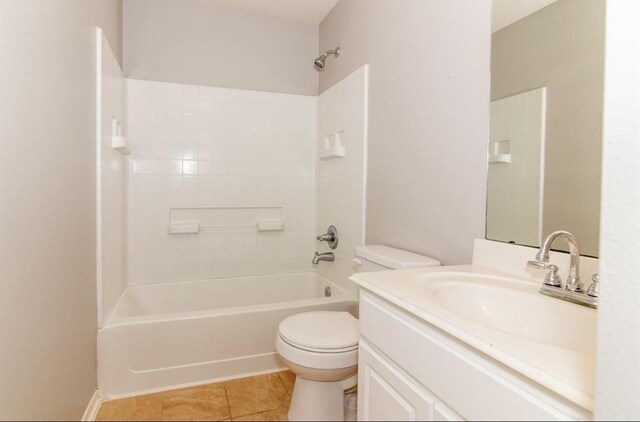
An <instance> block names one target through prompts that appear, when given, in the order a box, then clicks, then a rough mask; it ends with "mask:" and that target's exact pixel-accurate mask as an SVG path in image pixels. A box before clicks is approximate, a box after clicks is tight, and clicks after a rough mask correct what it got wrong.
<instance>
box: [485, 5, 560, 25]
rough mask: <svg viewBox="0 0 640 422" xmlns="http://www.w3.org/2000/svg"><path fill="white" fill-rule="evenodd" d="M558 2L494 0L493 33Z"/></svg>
mask: <svg viewBox="0 0 640 422" xmlns="http://www.w3.org/2000/svg"><path fill="white" fill-rule="evenodd" d="M554 1H557V0H493V12H492V13H493V16H492V20H491V32H496V31H499V30H501V29H502V28H504V27H505V26H509V25H511V24H512V23H514V22H515V21H519V20H520V19H522V18H524V17H525V16H528V15H530V14H532V13H535V12H537V11H538V10H540V9H542V8H543V7H545V6H548V5H550V4H551V3H553V2H554Z"/></svg>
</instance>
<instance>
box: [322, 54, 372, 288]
mask: <svg viewBox="0 0 640 422" xmlns="http://www.w3.org/2000/svg"><path fill="white" fill-rule="evenodd" d="M367 97H368V69H367V66H363V67H361V68H360V69H358V70H356V71H355V72H353V73H352V74H351V75H349V76H347V77H346V78H345V79H344V80H342V81H340V82H338V83H337V84H336V85H334V86H333V87H331V88H330V89H328V90H326V91H325V92H323V93H322V94H321V95H320V97H319V98H318V139H317V143H318V147H317V148H318V154H317V156H318V159H317V160H316V174H317V180H316V185H317V196H316V202H317V207H318V210H317V214H318V223H317V229H316V231H317V233H318V234H320V233H325V232H326V230H327V227H329V225H334V226H336V228H337V229H338V238H339V241H338V247H337V248H336V249H335V250H334V251H333V252H334V253H335V256H336V260H335V261H334V262H321V263H320V264H318V266H317V270H318V272H319V273H320V274H321V275H323V276H324V277H326V278H328V279H329V280H331V281H333V282H335V283H338V285H340V286H342V287H344V288H346V289H347V290H348V291H350V292H351V293H352V294H353V295H354V296H356V297H357V296H358V288H357V286H355V284H354V283H353V282H351V281H350V280H349V276H351V275H352V274H353V273H354V272H355V271H356V269H357V268H355V267H354V265H353V258H354V253H355V248H356V247H357V246H361V245H363V244H364V241H365V240H364V216H365V209H364V207H365V177H366V165H367V163H366V157H367V155H366V154H367V105H368V98H367ZM337 132H340V138H341V140H342V143H343V145H344V147H345V157H343V158H333V159H322V158H321V157H322V155H323V151H324V142H325V137H326V136H328V135H332V134H335V133H337ZM316 247H317V250H318V251H320V252H328V251H330V248H329V247H328V246H327V244H326V242H316Z"/></svg>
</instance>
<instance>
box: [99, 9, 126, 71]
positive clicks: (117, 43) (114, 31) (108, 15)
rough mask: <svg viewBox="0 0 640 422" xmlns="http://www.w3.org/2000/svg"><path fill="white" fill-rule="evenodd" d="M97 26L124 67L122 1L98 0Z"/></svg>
mask: <svg viewBox="0 0 640 422" xmlns="http://www.w3.org/2000/svg"><path fill="white" fill-rule="evenodd" d="M96 8H97V17H96V20H97V25H98V26H99V27H100V28H102V31H103V33H104V36H105V37H106V38H107V40H108V41H109V45H110V46H111V50H112V51H113V54H114V56H115V58H116V60H117V61H118V64H119V65H120V67H122V0H96Z"/></svg>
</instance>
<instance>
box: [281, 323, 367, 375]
mask: <svg viewBox="0 0 640 422" xmlns="http://www.w3.org/2000/svg"><path fill="white" fill-rule="evenodd" d="M358 339H359V324H358V320H357V319H356V318H354V317H353V316H352V315H351V314H350V313H348V312H305V313H302V314H296V315H292V316H290V317H288V318H286V319H285V320H283V321H282V322H281V323H280V326H279V328H278V337H277V338H276V350H277V351H278V353H280V355H281V356H282V357H283V358H284V359H286V360H287V361H289V362H292V363H294V364H296V365H300V366H303V367H307V368H315V369H340V368H349V367H352V366H355V365H357V364H358Z"/></svg>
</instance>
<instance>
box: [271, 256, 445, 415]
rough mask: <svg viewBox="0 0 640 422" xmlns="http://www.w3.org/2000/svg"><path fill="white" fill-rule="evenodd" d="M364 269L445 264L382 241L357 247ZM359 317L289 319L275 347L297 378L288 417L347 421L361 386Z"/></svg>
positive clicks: (308, 314) (313, 315)
mask: <svg viewBox="0 0 640 422" xmlns="http://www.w3.org/2000/svg"><path fill="white" fill-rule="evenodd" d="M354 262H355V263H356V264H357V265H358V266H359V267H360V268H359V271H360V272H362V271H380V270H394V269H406V268H417V267H431V266H438V265H440V262H438V261H436V260H434V259H432V258H428V257H424V256H421V255H417V254H414V253H411V252H406V251H401V250H398V249H394V248H390V247H388V246H383V245H371V246H363V247H359V248H356V258H355V259H354ZM358 340H359V324H358V320H357V319H356V318H355V317H354V316H353V315H351V314H350V313H348V312H305V313H301V314H297V315H292V316H290V317H288V318H286V319H284V320H283V321H282V322H281V323H280V326H279V329H278V335H277V337H276V351H277V352H278V353H279V354H280V358H281V359H282V361H283V363H284V364H285V365H287V366H288V367H289V369H291V371H292V372H294V373H295V374H296V375H297V377H296V382H295V385H294V388H293V395H292V397H291V404H290V406H289V420H290V421H296V420H315V421H325V420H333V421H336V420H338V421H339V420H344V393H345V391H346V390H349V389H352V388H353V387H355V386H356V384H357V377H358V375H357V374H358Z"/></svg>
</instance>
